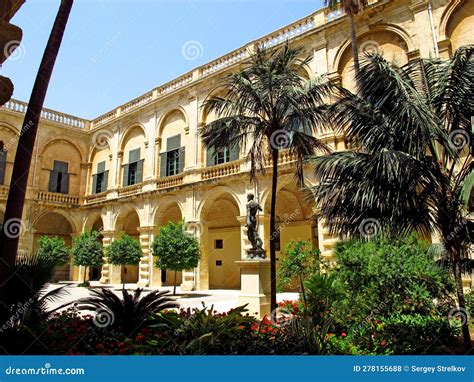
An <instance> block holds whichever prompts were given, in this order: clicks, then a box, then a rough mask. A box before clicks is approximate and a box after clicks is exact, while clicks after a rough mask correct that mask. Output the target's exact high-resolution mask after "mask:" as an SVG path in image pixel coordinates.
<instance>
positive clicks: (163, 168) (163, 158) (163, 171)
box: [160, 153, 168, 178]
mask: <svg viewBox="0 0 474 382" xmlns="http://www.w3.org/2000/svg"><path fill="white" fill-rule="evenodd" d="M167 156H168V153H161V154H160V178H166V164H167V163H166V162H167V161H166V159H167Z"/></svg>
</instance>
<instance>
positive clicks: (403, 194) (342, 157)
mask: <svg viewBox="0 0 474 382" xmlns="http://www.w3.org/2000/svg"><path fill="white" fill-rule="evenodd" d="M357 86H358V92H359V93H358V95H354V94H352V93H350V92H348V91H345V92H344V93H343V94H341V95H340V96H339V97H338V99H337V102H336V103H335V104H334V105H333V107H332V108H331V114H332V116H333V118H334V120H333V123H334V124H335V125H336V126H340V127H341V128H342V130H343V132H344V133H345V135H346V137H347V142H348V144H349V147H350V148H351V149H350V150H348V151H343V152H337V153H332V154H330V155H326V156H322V157H319V158H312V159H311V160H310V161H311V162H312V163H314V164H315V165H316V169H315V171H316V175H317V177H318V179H319V181H320V184H319V185H318V186H316V187H314V189H313V190H312V191H313V195H315V196H316V200H317V202H318V206H319V207H318V212H317V216H319V217H324V218H325V219H326V220H327V221H328V225H329V229H330V231H331V232H332V233H338V234H351V235H355V236H366V237H367V235H369V236H370V235H372V234H373V233H375V231H381V230H382V229H381V228H382V227H383V229H384V230H386V231H388V234H391V235H394V236H396V235H400V234H402V235H403V234H406V233H408V232H410V231H416V232H418V233H420V234H422V235H423V236H424V237H426V236H428V235H431V234H438V235H439V236H440V238H441V241H442V244H443V246H444V249H445V251H446V253H447V255H448V257H449V260H450V263H451V265H452V269H453V270H454V277H455V282H456V292H457V299H458V305H459V309H461V311H462V312H464V314H465V315H466V316H467V313H466V312H467V311H466V306H465V300H464V293H463V288H462V270H461V264H462V262H463V259H465V258H467V257H468V251H469V246H470V245H471V242H472V237H471V238H470V237H469V235H470V234H469V228H468V227H469V225H468V222H467V219H466V215H467V213H468V208H467V204H468V200H469V194H470V192H471V190H472V186H473V182H474V171H473V170H474V164H473V154H474V150H473V143H474V140H473V132H472V127H471V120H470V119H471V116H472V115H474V99H473V98H472V94H474V45H471V46H467V47H463V48H460V49H459V50H458V51H457V52H456V53H455V54H454V56H453V58H452V59H451V60H449V61H440V60H431V59H420V60H417V61H415V62H413V63H409V64H407V65H406V66H404V67H401V68H400V67H397V66H396V65H395V64H390V63H389V62H387V61H385V60H384V59H383V58H382V57H381V56H379V55H368V56H367V58H366V59H365V60H364V62H363V65H362V67H361V70H360V73H359V75H358V77H357ZM465 318H466V319H465V320H463V321H464V325H463V326H462V332H463V337H464V341H465V346H466V348H468V349H471V341H470V336H469V328H468V322H467V321H468V320H467V317H465Z"/></svg>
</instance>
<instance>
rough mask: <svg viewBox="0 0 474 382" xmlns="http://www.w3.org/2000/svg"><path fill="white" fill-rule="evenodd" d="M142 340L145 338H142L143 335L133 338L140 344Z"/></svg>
mask: <svg viewBox="0 0 474 382" xmlns="http://www.w3.org/2000/svg"><path fill="white" fill-rule="evenodd" d="M144 339H145V336H143V335H138V336H136V337H135V341H137V342H141V341H143V340H144Z"/></svg>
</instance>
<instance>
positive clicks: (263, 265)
mask: <svg viewBox="0 0 474 382" xmlns="http://www.w3.org/2000/svg"><path fill="white" fill-rule="evenodd" d="M236 263H237V265H238V266H239V267H240V285H241V287H240V295H239V300H238V305H239V306H241V305H245V304H248V306H247V308H248V310H249V313H250V314H252V315H255V316H256V317H258V318H260V319H261V318H263V317H264V316H269V315H270V260H242V261H236Z"/></svg>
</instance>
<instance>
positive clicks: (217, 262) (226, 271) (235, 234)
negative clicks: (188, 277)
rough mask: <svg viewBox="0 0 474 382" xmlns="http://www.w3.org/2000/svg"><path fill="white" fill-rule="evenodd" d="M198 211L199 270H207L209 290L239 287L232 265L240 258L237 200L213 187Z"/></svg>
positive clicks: (236, 273)
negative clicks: (199, 232) (199, 233)
mask: <svg viewBox="0 0 474 382" xmlns="http://www.w3.org/2000/svg"><path fill="white" fill-rule="evenodd" d="M199 212H200V214H199V215H198V216H199V217H200V219H201V221H202V222H203V223H202V224H203V227H205V229H204V231H205V234H204V235H202V236H201V244H202V262H201V267H207V275H208V285H209V288H210V289H238V288H240V269H239V267H238V266H237V264H236V261H239V260H241V258H242V249H241V246H242V240H241V221H240V219H239V217H240V216H241V214H242V211H241V207H240V202H239V199H238V198H237V197H236V196H235V195H234V193H233V192H232V190H229V189H228V188H227V187H216V188H214V189H211V190H209V191H208V192H206V193H205V194H204V195H203V202H202V203H201V206H200V209H199Z"/></svg>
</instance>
